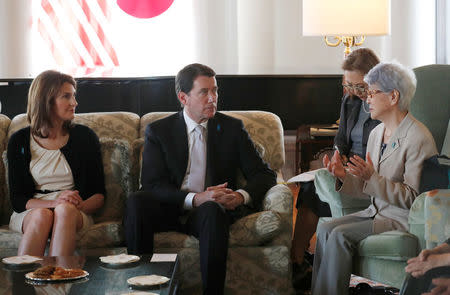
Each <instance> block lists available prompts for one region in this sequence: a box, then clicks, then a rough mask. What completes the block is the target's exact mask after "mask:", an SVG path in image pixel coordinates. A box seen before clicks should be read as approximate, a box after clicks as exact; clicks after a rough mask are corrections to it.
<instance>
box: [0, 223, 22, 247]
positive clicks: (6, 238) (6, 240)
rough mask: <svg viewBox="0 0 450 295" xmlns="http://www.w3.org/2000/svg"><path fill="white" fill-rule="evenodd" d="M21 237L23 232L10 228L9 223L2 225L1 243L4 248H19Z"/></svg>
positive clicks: (0, 231)
mask: <svg viewBox="0 0 450 295" xmlns="http://www.w3.org/2000/svg"><path fill="white" fill-rule="evenodd" d="M20 239H22V234H21V233H18V232H14V231H12V230H10V229H9V227H8V225H3V226H1V227H0V245H1V248H2V249H4V248H6V249H7V248H10V249H17V248H18V247H19V243H20Z"/></svg>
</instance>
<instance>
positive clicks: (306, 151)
mask: <svg viewBox="0 0 450 295" xmlns="http://www.w3.org/2000/svg"><path fill="white" fill-rule="evenodd" d="M328 126H329V125H301V126H300V127H298V128H297V136H296V140H295V172H296V173H300V172H306V171H308V170H309V162H310V161H312V160H314V155H315V154H316V153H317V152H319V151H320V150H321V149H323V148H326V147H332V146H333V143H334V136H315V137H314V136H311V133H310V128H311V127H313V128H324V127H328ZM299 155H300V157H299ZM299 168H300V170H299Z"/></svg>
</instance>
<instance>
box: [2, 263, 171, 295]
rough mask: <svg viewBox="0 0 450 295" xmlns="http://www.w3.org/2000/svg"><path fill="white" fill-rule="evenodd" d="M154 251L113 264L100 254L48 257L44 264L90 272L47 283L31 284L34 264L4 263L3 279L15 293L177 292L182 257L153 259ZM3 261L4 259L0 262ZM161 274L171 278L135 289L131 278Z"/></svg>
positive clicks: (37, 265)
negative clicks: (30, 278) (161, 282)
mask: <svg viewBox="0 0 450 295" xmlns="http://www.w3.org/2000/svg"><path fill="white" fill-rule="evenodd" d="M150 258H151V255H143V256H141V260H140V261H138V262H135V263H131V264H127V265H123V266H113V265H108V264H104V263H102V262H101V261H100V259H99V258H98V257H96V256H87V257H84V256H67V257H44V260H43V261H41V262H40V263H41V264H42V265H49V264H51V265H55V266H62V267H65V268H82V269H84V270H86V271H87V272H88V273H89V276H88V277H87V278H86V279H80V280H74V281H67V282H57V283H47V284H43V285H38V284H36V285H34V284H30V283H29V282H30V281H29V280H26V279H25V274H26V273H28V272H31V271H33V270H35V269H36V268H38V267H40V266H41V265H40V264H34V265H29V266H23V267H16V266H9V265H5V264H3V265H1V268H0V278H1V279H0V280H1V281H2V282H6V286H5V284H3V283H2V285H3V286H2V288H1V289H3V288H6V289H4V290H8V289H10V290H11V291H10V292H6V293H11V294H24V295H25V294H111V295H113V294H114V295H115V294H117V295H119V294H127V293H130V292H132V291H148V292H153V293H156V294H167V295H173V294H176V293H177V287H178V279H177V270H178V258H177V259H176V260H175V261H168V262H167V261H165V262H150ZM0 264H1V263H0ZM150 274H157V275H163V276H166V277H169V278H170V281H169V282H168V283H165V284H163V285H159V286H156V287H148V288H143V289H141V288H139V289H136V288H135V289H132V288H131V287H129V285H128V283H127V279H129V278H131V277H134V276H139V275H150Z"/></svg>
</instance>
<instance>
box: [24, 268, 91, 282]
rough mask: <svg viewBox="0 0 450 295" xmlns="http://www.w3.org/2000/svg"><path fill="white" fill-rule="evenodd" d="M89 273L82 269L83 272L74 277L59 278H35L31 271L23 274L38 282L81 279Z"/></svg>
mask: <svg viewBox="0 0 450 295" xmlns="http://www.w3.org/2000/svg"><path fill="white" fill-rule="evenodd" d="M88 275H89V273H88V272H87V271H85V270H83V274H82V275H79V276H76V277H71V278H60V279H51V278H37V277H35V276H34V274H33V272H29V273H27V274H26V275H25V277H26V278H27V279H29V280H33V281H39V282H59V281H70V280H78V279H82V278H85V277H87V276H88Z"/></svg>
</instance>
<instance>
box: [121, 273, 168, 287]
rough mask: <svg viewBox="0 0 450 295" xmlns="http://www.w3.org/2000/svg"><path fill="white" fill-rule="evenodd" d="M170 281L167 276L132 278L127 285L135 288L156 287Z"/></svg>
mask: <svg viewBox="0 0 450 295" xmlns="http://www.w3.org/2000/svg"><path fill="white" fill-rule="evenodd" d="M169 280H170V279H169V278H168V277H165V276H158V275H147V276H137V277H132V278H129V279H128V280H127V283H128V284H130V285H133V286H155V285H162V284H164V283H167V282H168V281H169Z"/></svg>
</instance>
